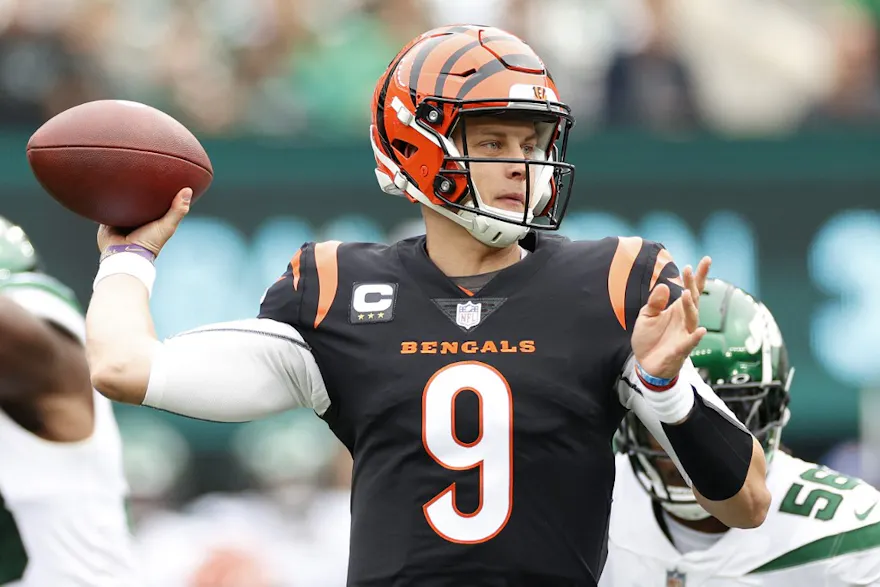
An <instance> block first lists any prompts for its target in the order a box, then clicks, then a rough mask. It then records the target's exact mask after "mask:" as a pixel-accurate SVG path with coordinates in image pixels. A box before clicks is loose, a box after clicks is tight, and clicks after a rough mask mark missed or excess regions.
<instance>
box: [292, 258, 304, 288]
mask: <svg viewBox="0 0 880 587" xmlns="http://www.w3.org/2000/svg"><path fill="white" fill-rule="evenodd" d="M300 257H302V249H299V250H298V251H297V252H296V254H295V255H294V256H293V257H292V258H291V259H290V272H291V273H292V274H293V289H294V291H296V286H297V285H299V261H300Z"/></svg>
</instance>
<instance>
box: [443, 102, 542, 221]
mask: <svg viewBox="0 0 880 587" xmlns="http://www.w3.org/2000/svg"><path fill="white" fill-rule="evenodd" d="M465 125H466V126H465V133H464V134H465V135H466V137H467V151H466V152H467V156H468V157H480V158H483V157H487V158H492V159H536V160H543V158H544V155H543V153H544V150H543V149H542V147H544V145H538V134H537V132H536V124H535V123H534V122H531V121H528V120H499V119H497V118H491V117H470V118H468V119H467V120H466V121H465ZM453 139H454V141H455V145H456V147H457V148H458V150H459V152H461V153H464V152H465V150H464V149H463V146H464V145H463V144H462V133H461V132H456V133H455V135H454V136H453ZM529 167H530V169H529V171H528V179H529V183H530V184H531V185H529V187H528V194H529V198H530V199H531V200H534V198H535V195H534V193H535V179H536V177H537V176H538V174H539V173H538V172H539V171H540V167H541V166H540V165H531V166H529ZM470 173H471V180H472V181H473V182H474V187H476V189H477V191H478V192H479V193H480V198H481V199H482V202H483V204H485V205H487V206H491V207H493V208H499V209H501V210H508V211H511V212H518V213H522V212H524V211H525V208H526V193H527V191H526V190H527V188H526V175H527V174H526V164H525V163H471V164H470ZM530 205H532V204H531V203H530Z"/></svg>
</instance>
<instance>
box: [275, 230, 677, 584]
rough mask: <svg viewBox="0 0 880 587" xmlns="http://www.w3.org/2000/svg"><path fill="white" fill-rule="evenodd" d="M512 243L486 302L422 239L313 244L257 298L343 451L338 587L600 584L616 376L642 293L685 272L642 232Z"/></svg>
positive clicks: (617, 406)
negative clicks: (319, 391)
mask: <svg viewBox="0 0 880 587" xmlns="http://www.w3.org/2000/svg"><path fill="white" fill-rule="evenodd" d="M522 245H523V246H524V248H526V249H528V250H529V251H530V254H529V255H527V256H526V258H525V259H523V260H522V261H520V262H518V263H516V264H515V265H513V266H511V267H509V268H507V269H504V270H503V271H501V272H499V273H498V274H497V275H496V276H495V277H494V278H493V279H492V280H491V281H490V282H489V283H488V284H487V285H486V286H485V287H484V288H482V289H481V291H480V292H479V294H478V295H473V293H472V292H469V291H467V290H465V289H462V288H460V287H458V286H456V285H455V284H454V283H453V282H452V281H451V280H450V279H449V278H448V277H446V276H445V275H444V274H443V273H441V272H440V270H439V269H438V268H437V267H436V266H435V265H434V264H433V263H432V262H431V260H430V259H429V258H428V256H427V252H426V249H425V239H424V237H419V238H414V239H409V240H405V241H401V242H399V243H396V244H394V245H390V246H386V245H377V244H362V243H350V244H340V243H338V242H325V243H318V244H314V243H309V244H306V245H304V246H303V247H302V248H301V249H300V250H299V251H298V252H297V253H296V255H295V256H294V257H293V259H292V260H291V263H290V265H289V267H288V270H287V272H286V273H285V274H284V275H283V276H282V277H281V278H280V279H279V281H278V282H277V283H276V284H275V285H273V286H272V287H271V288H270V289H269V291H268V292H267V294H266V296H265V299H264V301H263V304H262V307H261V313H260V317H261V318H271V319H273V320H278V321H282V322H286V323H288V324H291V325H293V326H294V327H296V328H297V329H298V330H299V331H300V332H301V333H302V335H303V338H304V339H305V341H306V342H307V343H308V345H309V346H310V347H311V350H312V353H313V354H314V357H315V359H316V361H317V364H318V366H319V367H320V369H321V373H322V375H323V378H324V381H325V384H326V388H327V391H328V395H329V397H330V400H331V405H330V408H329V409H328V410H327V411H326V412H325V413H324V414H323V415H322V416H323V418H324V419H325V420H326V422H327V423H328V425H329V426H330V428H331V429H332V430H333V432H334V433H335V434H336V436H337V437H338V438H339V439H340V440H341V441H342V442H343V443H344V444H345V445H346V446H347V447H348V449H349V450H350V451H351V453H352V456H353V458H354V475H353V485H352V527H351V548H350V560H349V578H348V584H349V585H352V586H358V587H362V586H363V587H366V586H374V585H375V586H380V585H381V586H389V587H390V586H395V587H396V586H403V585H415V586H420V587H434V586H447V585H448V586H453V585H455V586H464V585H467V586H471V585H472V586H483V585H485V586H493V587H494V586H498V587H502V586H504V587H508V586H525V585H528V586H532V585H534V586H542V587H554V586H562V585H566V586H585V587H586V586H593V585H595V584H596V582H597V581H598V577H599V574H600V573H601V570H602V567H603V566H604V562H605V557H606V552H607V551H606V548H607V547H606V541H607V533H608V520H609V513H610V509H611V493H612V487H613V485H614V455H613V452H612V447H611V438H612V436H613V434H614V431H615V429H616V428H617V426H618V424H619V423H620V421H621V418H622V417H623V415H624V412H625V408H624V407H623V406H622V405H621V403H620V400H619V398H618V395H617V392H616V388H615V383H616V381H617V379H618V377H619V375H620V372H621V369H622V368H623V365H624V363H625V361H626V359H627V358H628V356H629V355H630V353H631V348H630V334H631V332H632V327H633V324H634V322H635V319H636V317H637V315H638V311H639V309H640V308H641V307H642V306H643V305H644V303H645V302H646V301H647V297H648V294H649V291H650V289H651V288H652V287H653V286H654V284H655V283H657V282H660V281H663V282H666V283H669V282H670V280H671V282H672V283H675V282H678V281H679V280H678V269H677V268H676V267H675V265H674V263H673V262H672V259H671V258H670V257H669V255H668V254H667V253H666V251H665V250H664V249H663V248H662V246H661V245H658V244H656V243H651V242H647V241H642V239H639V238H636V237H630V238H619V239H618V238H607V239H603V240H599V241H578V242H573V241H570V240H568V239H565V238H562V237H558V236H552V235H547V234H544V233H537V234H536V233H530V234H529V235H528V236H527V237H526V238H525V239H524V240H523V241H522ZM673 289H674V290H677V287H674V288H673ZM676 293H677V292H676Z"/></svg>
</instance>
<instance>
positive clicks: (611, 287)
mask: <svg viewBox="0 0 880 587" xmlns="http://www.w3.org/2000/svg"><path fill="white" fill-rule="evenodd" d="M641 250H642V239H641V238H639V237H637V236H628V237H619V238H618V241H617V250H616V251H614V257H613V258H612V259H611V270H610V271H609V272H608V297H609V298H611V308H612V309H613V310H614V315H615V316H617V321H618V322H619V323H620V326H621V327H622V328H623V329H624V330H626V284H627V283H628V282H629V276H630V273H632V268H633V265H635V262H636V257H638V256H639V251H641Z"/></svg>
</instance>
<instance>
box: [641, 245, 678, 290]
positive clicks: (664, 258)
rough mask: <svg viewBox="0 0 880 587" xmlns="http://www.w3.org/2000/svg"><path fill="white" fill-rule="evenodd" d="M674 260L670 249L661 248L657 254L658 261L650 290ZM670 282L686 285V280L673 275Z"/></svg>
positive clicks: (655, 264)
mask: <svg viewBox="0 0 880 587" xmlns="http://www.w3.org/2000/svg"><path fill="white" fill-rule="evenodd" d="M672 262H673V261H672V255H671V254H670V253H669V251H667V250H666V249H660V252H659V253H658V254H657V262H656V263H654V274H653V275H651V284H650V285H649V286H648V290H649V291H650V290H652V289H654V285H655V284H656V283H657V280H658V279H660V274H661V273H663V270H664V269H666V266H667V265H669V264H670V263H672ZM669 283H674V284H676V285H678V286H679V287H684V282H682V280H681V277H673V278H671V279H670V280H669Z"/></svg>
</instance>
